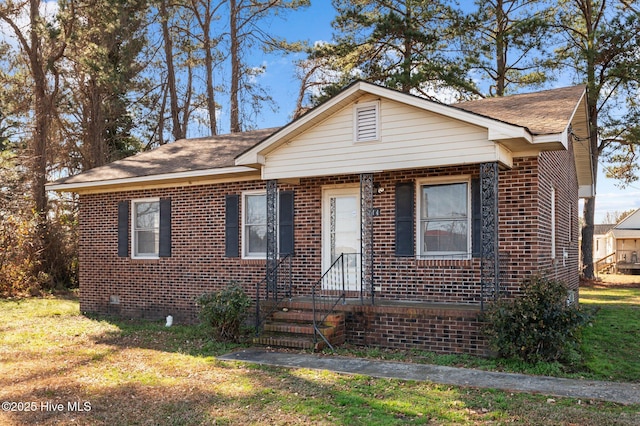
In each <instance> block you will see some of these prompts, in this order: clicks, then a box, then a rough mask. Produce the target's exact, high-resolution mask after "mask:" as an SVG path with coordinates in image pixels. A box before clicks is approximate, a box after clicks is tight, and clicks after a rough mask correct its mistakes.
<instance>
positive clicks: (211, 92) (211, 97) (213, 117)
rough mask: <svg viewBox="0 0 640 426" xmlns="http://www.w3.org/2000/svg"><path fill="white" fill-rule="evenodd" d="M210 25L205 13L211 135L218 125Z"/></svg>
mask: <svg viewBox="0 0 640 426" xmlns="http://www.w3.org/2000/svg"><path fill="white" fill-rule="evenodd" d="M210 26H211V19H209V14H208V13H207V15H206V19H205V27H206V29H204V28H203V41H204V43H203V45H204V46H203V47H204V68H205V72H206V73H207V82H206V84H207V112H208V113H209V129H210V131H211V135H215V134H217V133H218V131H217V127H218V126H217V122H216V101H215V90H214V87H213V54H212V53H211V48H212V46H211V35H210V34H209V30H208V28H209V27H210Z"/></svg>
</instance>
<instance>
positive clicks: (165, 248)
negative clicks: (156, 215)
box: [158, 198, 171, 257]
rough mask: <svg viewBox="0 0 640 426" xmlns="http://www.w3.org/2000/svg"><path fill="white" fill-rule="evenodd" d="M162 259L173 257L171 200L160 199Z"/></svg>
mask: <svg viewBox="0 0 640 426" xmlns="http://www.w3.org/2000/svg"><path fill="white" fill-rule="evenodd" d="M158 255H159V256H160V257H170V256H171V199H170V198H161V199H160V247H159V249H158Z"/></svg>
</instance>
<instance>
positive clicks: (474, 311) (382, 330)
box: [254, 297, 487, 356]
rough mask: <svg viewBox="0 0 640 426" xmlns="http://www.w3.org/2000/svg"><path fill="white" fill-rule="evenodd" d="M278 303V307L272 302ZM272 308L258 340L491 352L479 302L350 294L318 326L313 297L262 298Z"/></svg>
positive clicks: (301, 345) (296, 344) (272, 343)
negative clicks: (367, 298)
mask: <svg viewBox="0 0 640 426" xmlns="http://www.w3.org/2000/svg"><path fill="white" fill-rule="evenodd" d="M275 304H277V308H276V309H273V306H274V305H275ZM262 306H263V308H266V309H269V312H270V313H269V314H268V316H267V317H266V318H265V319H264V320H263V324H262V325H261V330H260V333H259V334H257V336H256V338H255V339H254V342H255V343H256V344H260V345H266V346H279V347H293V348H299V349H311V350H321V349H323V348H326V347H329V348H331V347H334V346H337V345H340V344H342V343H349V344H353V345H359V346H374V347H384V348H396V349H406V350H408V349H419V350H427V351H433V352H438V353H468V354H474V355H479V356H485V355H486V354H487V347H486V342H485V341H484V338H483V336H482V334H481V332H480V325H481V323H480V321H479V314H480V306H479V305H469V304H447V303H427V302H410V301H385V300H383V301H378V302H377V303H376V304H375V305H372V304H363V303H362V301H361V299H360V298H346V299H344V300H343V301H342V302H341V303H338V304H337V305H335V306H334V307H333V309H332V312H331V314H328V315H326V316H323V320H322V323H318V324H317V328H318V330H317V331H314V329H315V327H316V326H314V321H313V318H314V314H313V312H314V301H313V300H312V298H310V297H295V298H291V299H285V300H283V301H281V302H279V303H278V302H273V301H272V302H267V303H264V302H263V303H262Z"/></svg>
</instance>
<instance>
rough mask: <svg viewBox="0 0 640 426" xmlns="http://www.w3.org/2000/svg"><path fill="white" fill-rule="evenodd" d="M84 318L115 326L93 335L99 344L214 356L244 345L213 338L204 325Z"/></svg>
mask: <svg viewBox="0 0 640 426" xmlns="http://www.w3.org/2000/svg"><path fill="white" fill-rule="evenodd" d="M87 317H88V318H90V319H92V320H95V321H105V322H107V323H109V324H111V325H113V326H115V327H116V330H113V331H108V332H106V333H103V334H101V335H98V336H95V337H94V341H95V343H98V344H107V345H113V346H119V347H134V348H143V349H153V350H160V351H166V352H177V353H183V354H187V355H191V356H198V357H215V356H218V355H222V354H224V353H228V352H231V351H233V350H234V349H237V348H241V347H246V346H247V345H246V344H243V343H230V342H220V341H216V340H215V339H214V338H213V335H212V332H211V330H210V329H209V328H208V327H207V326H205V325H203V324H195V325H174V326H171V327H166V326H165V325H164V321H150V320H125V319H120V318H114V317H107V316H93V315H88V316H87ZM251 337H252V336H251V335H250V334H249V332H247V333H246V334H245V335H244V336H243V338H242V340H241V341H246V342H249V341H250V338H251Z"/></svg>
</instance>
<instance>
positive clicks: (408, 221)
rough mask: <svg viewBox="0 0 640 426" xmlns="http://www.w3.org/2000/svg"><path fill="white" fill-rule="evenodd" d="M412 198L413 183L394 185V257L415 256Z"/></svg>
mask: <svg viewBox="0 0 640 426" xmlns="http://www.w3.org/2000/svg"><path fill="white" fill-rule="evenodd" d="M413 198H414V190H413V182H406V183H399V184H397V185H396V256H413V255H414V254H415V243H414V234H415V229H414V216H415V215H414V207H413V206H414V204H413Z"/></svg>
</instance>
